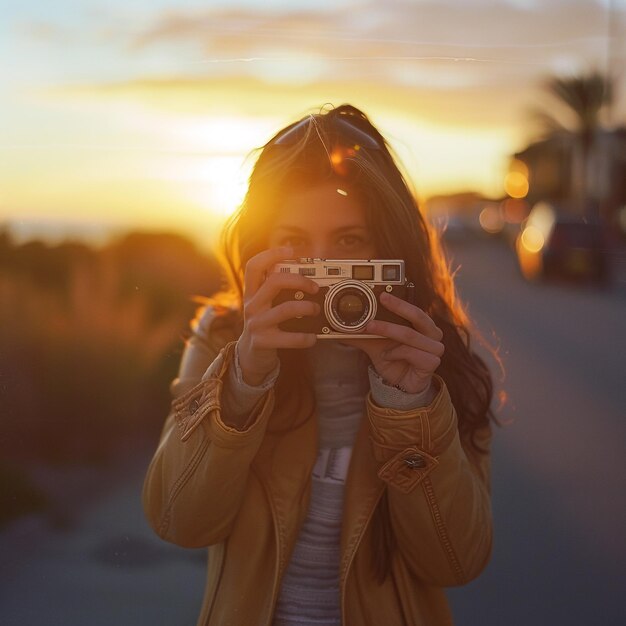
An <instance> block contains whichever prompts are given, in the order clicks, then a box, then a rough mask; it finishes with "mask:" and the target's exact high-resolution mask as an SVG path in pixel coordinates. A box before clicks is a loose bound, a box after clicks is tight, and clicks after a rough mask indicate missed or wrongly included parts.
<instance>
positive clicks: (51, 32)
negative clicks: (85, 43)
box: [15, 20, 71, 44]
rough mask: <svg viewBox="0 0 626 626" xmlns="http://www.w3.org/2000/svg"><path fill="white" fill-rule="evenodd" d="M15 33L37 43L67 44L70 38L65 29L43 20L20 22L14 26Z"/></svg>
mask: <svg viewBox="0 0 626 626" xmlns="http://www.w3.org/2000/svg"><path fill="white" fill-rule="evenodd" d="M15 31H16V32H17V34H18V35H20V36H22V37H23V38H25V39H28V40H31V41H34V42H37V43H53V44H59V43H63V42H67V40H68V37H70V36H71V33H70V32H69V31H68V29H67V28H65V27H63V26H60V25H59V24H54V23H52V22H49V21H44V20H30V21H25V22H20V23H19V24H17V25H16V27H15Z"/></svg>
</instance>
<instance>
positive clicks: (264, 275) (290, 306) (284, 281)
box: [238, 247, 320, 385]
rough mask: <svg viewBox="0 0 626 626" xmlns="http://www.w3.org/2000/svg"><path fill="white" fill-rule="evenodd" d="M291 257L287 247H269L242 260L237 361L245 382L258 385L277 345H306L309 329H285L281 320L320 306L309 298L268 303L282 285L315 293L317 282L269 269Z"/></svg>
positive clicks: (310, 341) (316, 312) (315, 312)
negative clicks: (276, 303)
mask: <svg viewBox="0 0 626 626" xmlns="http://www.w3.org/2000/svg"><path fill="white" fill-rule="evenodd" d="M292 258H293V249H291V248H284V247H283V248H272V249H270V250H264V251H263V252H260V253H259V254H257V255H256V256H254V257H252V258H251V259H250V260H249V261H248V263H247V264H246V269H245V275H244V292H243V300H244V302H243V317H244V325H243V332H242V333H241V337H239V340H238V352H239V364H240V366H241V372H242V374H243V379H244V381H245V382H246V383H248V384H249V385H260V384H261V383H262V382H263V380H265V378H266V377H267V375H268V374H269V373H270V372H272V371H273V370H274V368H275V367H276V365H277V363H278V353H277V350H278V348H310V347H311V346H313V345H314V344H315V342H316V340H317V338H316V336H315V334H313V333H296V332H288V331H284V330H281V329H280V328H278V325H279V324H280V323H281V322H284V321H287V320H289V319H293V318H295V317H300V316H304V315H319V313H320V307H319V305H318V304H317V303H316V302H311V301H310V300H293V301H289V302H283V303H281V304H278V305H276V306H272V301H273V300H274V298H275V297H276V296H277V295H278V294H279V293H280V291H282V290H283V289H299V290H302V291H305V292H306V293H310V294H315V293H317V292H318V291H319V286H318V285H317V283H315V282H313V281H312V280H311V279H309V278H306V277H304V276H301V275H300V274H281V273H277V272H271V269H272V267H273V266H274V265H275V264H276V263H280V262H281V261H284V260H286V259H292Z"/></svg>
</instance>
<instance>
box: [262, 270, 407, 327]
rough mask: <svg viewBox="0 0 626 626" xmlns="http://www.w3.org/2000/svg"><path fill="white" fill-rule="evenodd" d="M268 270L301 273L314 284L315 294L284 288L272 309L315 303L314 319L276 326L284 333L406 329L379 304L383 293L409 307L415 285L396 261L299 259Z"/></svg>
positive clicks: (400, 318) (395, 316) (306, 317)
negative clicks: (373, 326)
mask: <svg viewBox="0 0 626 626" xmlns="http://www.w3.org/2000/svg"><path fill="white" fill-rule="evenodd" d="M273 271H274V272H278V273H286V274H288V273H293V274H301V275H302V276H306V277H307V278H310V279H311V280H312V281H314V282H315V283H317V284H318V285H319V286H320V289H319V291H318V292H317V293H316V294H309V293H306V292H304V291H296V290H293V289H285V290H283V291H281V292H280V294H279V295H278V296H277V297H276V298H275V299H274V301H273V305H274V306H276V305H277V304H280V303H281V302H288V301H290V300H311V301H313V302H317V303H318V304H319V305H320V314H319V315H318V316H316V317H311V316H303V317H300V318H295V319H291V320H287V321H286V322H282V323H281V324H280V325H279V328H281V329H282V330H286V331H290V332H304V333H315V334H316V335H317V337H318V338H320V339H337V338H344V339H345V338H346V337H358V338H360V339H364V338H365V339H374V338H379V335H371V334H367V333H365V332H364V329H365V327H366V326H367V324H368V322H370V321H371V320H374V319H376V320H382V321H387V322H393V323H395V324H402V325H404V326H410V323H409V322H408V321H407V320H406V319H404V318H402V317H399V316H398V315H395V314H394V313H392V312H391V311H389V310H387V309H386V308H385V307H383V306H382V305H380V303H379V301H378V298H379V296H380V294H381V293H382V292H384V291H386V292H388V293H391V294H393V295H394V296H397V297H398V298H402V299H403V300H406V301H408V302H410V303H411V304H413V303H414V291H415V286H414V284H413V283H411V282H408V281H407V280H406V276H405V272H404V261H403V260H401V259H372V260H363V259H311V258H300V259H298V260H294V261H285V262H283V263H278V264H276V265H275V266H274V269H273Z"/></svg>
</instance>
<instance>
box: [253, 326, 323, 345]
mask: <svg viewBox="0 0 626 626" xmlns="http://www.w3.org/2000/svg"><path fill="white" fill-rule="evenodd" d="M316 341H317V336H316V335H315V334H314V333H292V332H287V331H282V330H278V329H276V330H274V331H271V332H268V333H264V334H263V335H261V336H259V337H257V338H255V340H254V347H255V348H258V349H260V350H263V349H272V350H276V349H282V348H311V347H312V346H314V345H315V342H316Z"/></svg>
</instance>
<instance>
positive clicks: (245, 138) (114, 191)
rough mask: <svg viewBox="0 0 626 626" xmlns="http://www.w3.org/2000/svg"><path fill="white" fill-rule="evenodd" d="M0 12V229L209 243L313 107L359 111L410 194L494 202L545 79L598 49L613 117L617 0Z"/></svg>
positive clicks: (164, 4) (23, 3)
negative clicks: (276, 141)
mask: <svg viewBox="0 0 626 626" xmlns="http://www.w3.org/2000/svg"><path fill="white" fill-rule="evenodd" d="M610 4H612V11H609V6H610ZM0 7H1V14H2V20H1V21H0V56H1V58H2V59H3V63H2V67H1V69H0V76H1V78H2V80H1V81H0V224H2V223H9V224H10V226H11V228H12V230H13V231H14V232H15V233H17V234H18V235H23V236H26V235H30V234H35V235H42V234H45V235H49V236H50V237H55V236H63V235H67V234H77V233H80V234H85V235H88V236H91V237H94V238H98V237H99V236H104V235H105V234H106V233H108V232H110V231H111V229H124V228H150V229H164V228H174V229H176V230H179V231H182V232H186V233H190V234H192V235H194V236H195V237H196V238H197V239H199V240H206V241H210V240H212V239H213V238H214V236H215V233H216V232H217V230H218V226H219V223H220V220H222V219H223V216H224V215H226V214H228V213H229V212H230V211H232V210H233V209H234V208H235V207H236V206H237V204H238V203H239V202H240V200H241V198H242V196H243V193H244V190H245V181H246V178H247V176H248V174H249V170H250V166H251V164H252V160H251V159H250V158H248V159H246V155H247V154H248V153H249V152H250V151H251V150H252V149H253V148H255V147H257V146H259V145H262V144H263V143H264V142H265V141H266V140H267V139H268V138H269V137H270V136H271V135H272V134H273V133H274V132H275V131H277V130H278V129H279V128H280V127H282V126H283V125H285V124H286V123H288V122H290V121H292V120H294V119H296V118H298V117H300V116H302V115H303V114H305V113H308V112H311V111H314V110H315V109H316V108H317V109H319V107H320V106H322V105H323V104H325V103H333V104H341V103H342V102H350V103H352V104H355V105H356V106H358V107H360V108H362V109H363V110H364V111H365V112H366V113H368V115H370V117H371V118H372V119H373V121H374V123H376V124H377V125H378V126H379V127H380V128H381V130H382V131H383V133H384V134H385V135H386V136H387V137H388V138H389V139H390V141H391V143H392V145H393V146H394V147H395V148H396V150H397V152H398V154H399V155H400V157H401V159H402V161H403V163H404V165H405V167H406V170H407V171H408V173H409V175H410V176H411V178H412V180H413V182H414V183H415V187H416V189H417V191H418V193H419V194H420V196H421V197H422V198H425V197H428V196H430V195H433V194H440V193H450V192H456V191H464V190H476V191H479V192H482V193H484V194H486V195H490V196H500V195H501V194H502V193H503V187H502V184H503V178H504V174H505V173H506V169H507V165H508V159H509V157H510V155H511V154H512V153H513V152H515V151H516V150H519V149H521V148H523V147H524V146H525V145H526V143H527V142H528V141H529V140H531V139H532V138H533V132H536V129H533V128H532V126H531V125H530V123H529V119H530V114H529V110H530V109H531V108H533V107H537V106H541V105H545V104H547V103H548V100H547V99H546V97H545V96H544V95H543V94H542V92H541V89H540V84H541V81H542V79H544V78H545V77H546V76H549V75H553V74H555V73H565V74H567V73H573V72H580V71H586V70H588V69H590V68H599V69H601V70H604V69H606V68H607V66H608V57H609V54H610V53H611V56H612V63H611V67H612V69H613V70H614V71H615V72H616V73H618V75H619V76H621V77H622V80H621V81H620V82H619V90H618V98H617V101H616V104H615V106H614V108H613V111H612V122H613V123H624V122H625V121H626V95H625V94H624V82H625V81H624V80H623V77H624V69H626V68H625V59H624V57H625V54H626V50H625V48H624V46H625V44H624V43H623V40H624V39H626V36H625V33H626V0H613V2H612V3H609V0H603V1H602V2H600V1H596V2H594V1H591V0H581V1H577V0H541V1H540V0H536V1H535V0H508V1H506V0H500V1H498V2H494V1H493V0H449V1H447V2H445V1H439V2H436V1H434V0H432V1H420V0H413V1H410V0H385V2H380V1H378V2H376V1H374V0H371V1H366V0H332V1H330V0H314V1H311V0H299V1H296V0H262V1H261V0H204V1H199V0H182V1H180V2H177V3H174V2H173V0H134V1H133V2H132V3H131V2H121V1H120V0H107V1H106V2H105V1H104V0H102V1H97V2H94V1H91V0H57V1H56V2H54V3H46V4H44V3H41V2H35V1H34V0H19V2H18V1H17V0H2V2H1V4H0ZM609 32H612V33H613V38H612V47H611V46H609V36H608V35H609Z"/></svg>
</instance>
